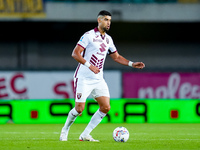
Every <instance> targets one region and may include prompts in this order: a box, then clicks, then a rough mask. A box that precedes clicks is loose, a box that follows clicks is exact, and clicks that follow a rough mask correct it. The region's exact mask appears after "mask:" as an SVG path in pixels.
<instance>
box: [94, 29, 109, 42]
mask: <svg viewBox="0 0 200 150" xmlns="http://www.w3.org/2000/svg"><path fill="white" fill-rule="evenodd" d="M94 32H95V33H96V34H98V35H100V36H101V38H102V39H103V40H104V39H105V37H106V34H105V35H101V33H100V32H99V29H98V28H97V27H96V28H94Z"/></svg>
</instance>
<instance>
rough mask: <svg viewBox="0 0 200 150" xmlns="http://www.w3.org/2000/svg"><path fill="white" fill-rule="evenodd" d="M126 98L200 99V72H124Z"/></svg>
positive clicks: (124, 94) (124, 93)
mask: <svg viewBox="0 0 200 150" xmlns="http://www.w3.org/2000/svg"><path fill="white" fill-rule="evenodd" d="M122 81H123V97H124V98H170V99H174V98H180V99H200V73H123V79H122Z"/></svg>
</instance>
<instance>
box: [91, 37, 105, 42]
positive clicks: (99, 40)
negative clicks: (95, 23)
mask: <svg viewBox="0 0 200 150" xmlns="http://www.w3.org/2000/svg"><path fill="white" fill-rule="evenodd" d="M93 42H103V41H102V40H101V39H95V38H94V39H93Z"/></svg>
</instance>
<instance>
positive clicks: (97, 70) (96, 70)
mask: <svg viewBox="0 0 200 150" xmlns="http://www.w3.org/2000/svg"><path fill="white" fill-rule="evenodd" d="M89 69H90V70H91V71H92V72H94V73H95V74H97V73H99V72H100V69H99V68H98V67H96V66H93V65H90V67H89Z"/></svg>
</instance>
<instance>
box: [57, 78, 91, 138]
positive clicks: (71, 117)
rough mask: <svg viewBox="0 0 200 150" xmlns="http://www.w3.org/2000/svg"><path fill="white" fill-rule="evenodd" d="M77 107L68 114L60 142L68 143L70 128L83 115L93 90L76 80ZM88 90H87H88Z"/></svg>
mask: <svg viewBox="0 0 200 150" xmlns="http://www.w3.org/2000/svg"><path fill="white" fill-rule="evenodd" d="M74 83H75V85H74V87H75V101H76V103H75V107H74V108H73V109H71V110H70V112H69V113H68V117H67V120H66V122H65V125H64V126H63V128H62V130H61V135H60V141H67V137H68V132H69V129H70V126H71V125H72V124H73V123H74V121H75V120H76V118H77V116H78V115H79V114H81V113H82V111H83V110H84V108H85V101H86V98H87V97H88V95H89V94H90V93H91V90H88V89H89V88H87V86H85V84H84V83H83V82H82V80H81V81H79V82H78V79H75V82H74ZM86 89H87V90H86Z"/></svg>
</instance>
